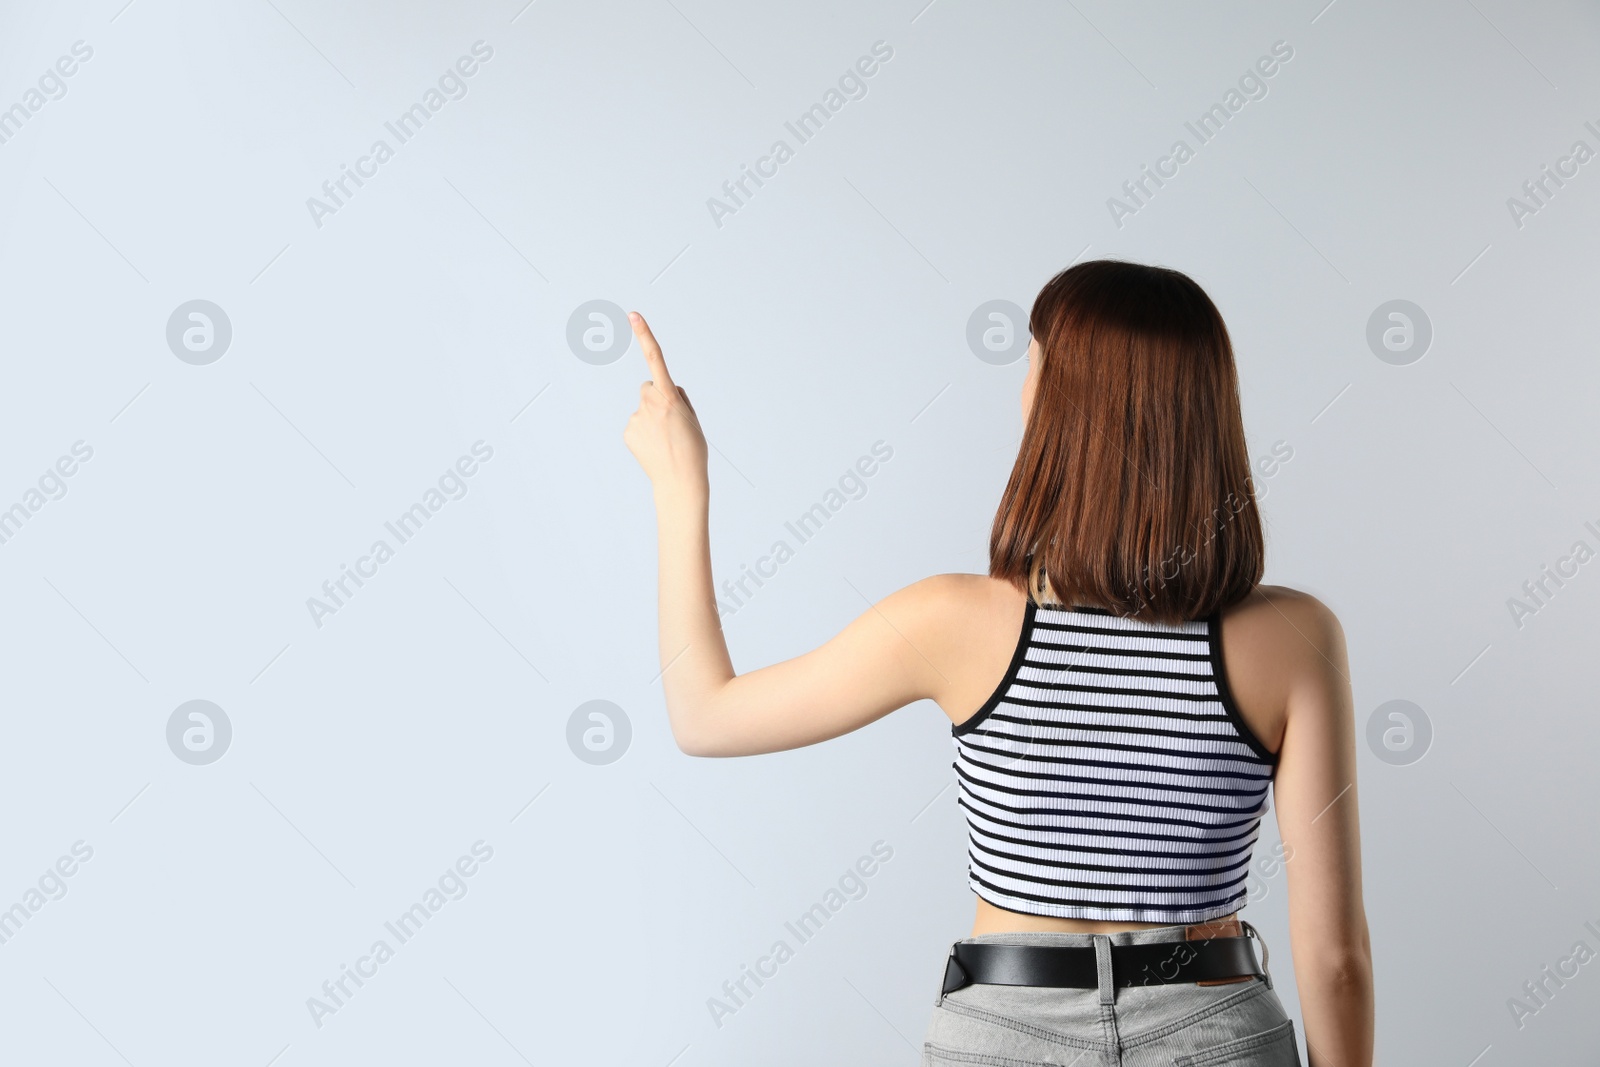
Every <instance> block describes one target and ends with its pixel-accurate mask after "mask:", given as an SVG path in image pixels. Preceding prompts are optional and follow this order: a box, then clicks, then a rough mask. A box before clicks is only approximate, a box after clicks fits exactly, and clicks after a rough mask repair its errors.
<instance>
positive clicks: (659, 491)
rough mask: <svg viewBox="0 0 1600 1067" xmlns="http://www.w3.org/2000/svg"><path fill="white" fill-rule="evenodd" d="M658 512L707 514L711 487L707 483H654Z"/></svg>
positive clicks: (675, 514)
mask: <svg viewBox="0 0 1600 1067" xmlns="http://www.w3.org/2000/svg"><path fill="white" fill-rule="evenodd" d="M651 488H652V490H653V491H654V495H655V502H656V512H657V513H658V514H660V515H673V516H677V515H683V516H686V517H694V516H697V515H705V514H706V512H707V510H708V509H709V507H710V504H711V491H710V487H709V486H707V485H705V484H699V485H686V484H683V483H681V482H679V483H673V484H663V485H653V486H652V487H651Z"/></svg>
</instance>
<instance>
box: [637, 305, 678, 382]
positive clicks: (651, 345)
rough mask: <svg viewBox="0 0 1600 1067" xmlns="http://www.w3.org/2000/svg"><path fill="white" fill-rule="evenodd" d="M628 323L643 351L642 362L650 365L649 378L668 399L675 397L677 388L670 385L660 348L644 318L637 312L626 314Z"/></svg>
mask: <svg viewBox="0 0 1600 1067" xmlns="http://www.w3.org/2000/svg"><path fill="white" fill-rule="evenodd" d="M628 322H630V323H631V324H632V325H633V335H634V336H635V337H637V338H638V339H639V347H640V348H641V349H642V350H643V351H644V360H645V362H646V363H647V364H649V365H650V376H651V377H652V378H653V379H654V380H655V383H656V385H658V386H660V387H661V389H662V390H663V391H664V392H666V394H667V395H668V396H669V397H670V396H675V395H676V394H677V386H675V385H674V384H673V383H672V375H671V374H669V373H668V372H667V360H666V357H664V356H663V355H662V354H661V346H660V345H658V344H657V343H656V335H655V334H653V333H651V332H650V324H649V323H648V322H646V321H644V316H643V315H641V314H639V313H638V312H637V311H630V312H628Z"/></svg>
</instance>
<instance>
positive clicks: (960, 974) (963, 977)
mask: <svg viewBox="0 0 1600 1067" xmlns="http://www.w3.org/2000/svg"><path fill="white" fill-rule="evenodd" d="M971 981H972V978H971V976H970V975H968V974H967V969H966V968H965V967H963V966H961V961H960V960H958V959H957V958H956V946H955V945H951V946H950V959H949V961H948V962H947V963H946V964H945V966H944V984H943V985H942V986H941V987H940V989H939V995H940V996H941V997H943V996H945V995H946V994H948V993H954V992H955V991H956V990H958V989H961V988H964V987H965V986H967V985H968V984H970V983H971Z"/></svg>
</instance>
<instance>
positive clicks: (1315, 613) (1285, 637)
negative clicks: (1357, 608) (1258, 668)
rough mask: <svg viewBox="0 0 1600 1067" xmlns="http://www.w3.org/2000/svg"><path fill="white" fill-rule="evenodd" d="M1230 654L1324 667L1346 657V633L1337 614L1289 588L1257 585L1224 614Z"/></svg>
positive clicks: (1318, 601) (1312, 597) (1304, 593)
mask: <svg viewBox="0 0 1600 1067" xmlns="http://www.w3.org/2000/svg"><path fill="white" fill-rule="evenodd" d="M1223 633H1224V635H1225V636H1226V637H1227V639H1228V646H1229V650H1230V651H1231V650H1232V649H1233V648H1234V647H1235V646H1237V647H1238V649H1239V651H1240V653H1241V654H1245V655H1250V654H1260V655H1265V656H1270V657H1271V658H1273V659H1276V660H1279V661H1285V662H1290V663H1306V664H1307V665H1310V664H1312V663H1321V662H1324V661H1326V660H1329V659H1333V658H1335V657H1342V656H1343V655H1344V651H1345V650H1344V628H1343V627H1342V626H1341V625H1340V624H1339V618H1338V616H1337V615H1335V614H1334V613H1333V609H1331V608H1329V607H1328V605H1326V604H1324V603H1323V602H1322V601H1321V600H1318V599H1317V598H1316V597H1315V596H1313V595H1312V594H1310V593H1307V592H1304V591H1302V590H1299V589H1291V588H1289V587H1288V586H1286V585H1258V586H1256V588H1255V591H1254V592H1252V593H1251V594H1250V595H1249V596H1247V597H1245V598H1244V599H1243V600H1241V601H1239V602H1238V603H1237V604H1235V605H1233V606H1232V607H1230V608H1229V609H1227V610H1226V611H1224V612H1223Z"/></svg>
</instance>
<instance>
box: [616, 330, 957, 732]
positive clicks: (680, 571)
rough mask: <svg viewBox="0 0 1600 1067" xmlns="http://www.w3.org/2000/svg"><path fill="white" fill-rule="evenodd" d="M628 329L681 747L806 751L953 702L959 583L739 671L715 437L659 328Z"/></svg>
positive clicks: (638, 446)
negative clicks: (918, 706) (910, 711)
mask: <svg viewBox="0 0 1600 1067" xmlns="http://www.w3.org/2000/svg"><path fill="white" fill-rule="evenodd" d="M629 319H630V321H631V322H632V324H633V332H634V336H635V337H637V338H638V340H639V346H640V348H642V349H643V351H644V356H645V361H646V363H647V364H648V366H649V369H650V373H651V380H649V381H647V382H645V383H644V384H643V385H642V386H641V387H640V391H639V408H638V410H636V411H635V412H634V413H633V416H632V417H631V418H630V419H629V420H628V426H627V429H626V431H625V432H624V434H623V439H624V441H625V442H626V443H627V445H628V448H629V450H630V451H632V453H633V455H634V457H635V458H636V459H638V461H639V465H640V466H641V467H643V468H644V472H645V474H646V475H648V476H649V478H650V485H651V488H652V490H653V492H654V496H655V505H656V528H657V536H658V538H659V542H660V589H659V596H660V617H661V626H660V630H661V635H660V642H661V648H660V653H661V667H662V685H663V688H664V690H665V693H666V700H667V714H668V716H669V718H670V720H671V723H672V735H673V737H674V739H676V741H677V742H678V747H679V748H681V749H682V750H683V751H685V752H687V753H689V754H691V755H696V756H739V755H751V754H755V753H760V752H777V751H781V750H783V749H790V748H799V747H801V746H803V745H810V744H815V743H816V742H818V741H825V740H828V739H829V738H833V737H838V736H839V735H840V734H845V733H849V732H850V731H852V730H855V729H858V728H860V727H862V726H865V725H867V724H868V723H870V722H873V721H874V720H876V719H879V718H881V717H883V716H884V715H887V714H888V713H889V712H891V711H894V710H895V709H896V708H900V707H903V706H905V705H906V704H909V703H911V702H913V701H915V700H920V699H922V698H924V697H928V698H932V699H935V700H940V699H941V698H942V697H944V696H945V695H946V689H945V686H946V684H947V682H948V679H947V678H946V677H945V674H944V673H942V672H941V671H940V670H939V668H937V667H936V666H934V663H933V661H932V660H930V659H929V658H928V657H929V656H932V657H933V658H934V659H940V658H942V650H943V649H944V648H945V647H946V645H947V644H948V642H947V640H946V639H945V637H944V634H943V632H942V630H943V623H944V620H945V619H946V618H947V617H948V612H947V607H946V604H947V599H948V598H947V596H946V595H945V594H946V593H947V592H948V591H949V588H950V583H947V582H943V581H941V580H939V579H937V578H935V579H928V580H925V581H922V582H918V583H916V584H915V585H911V586H908V587H906V588H905V589H902V590H900V591H899V592H897V593H893V594H891V595H890V596H888V597H886V598H884V599H883V600H882V601H880V602H878V603H877V604H874V605H872V606H871V607H869V608H868V609H867V610H865V611H863V612H862V613H861V615H860V616H859V617H857V618H856V619H855V620H854V621H853V622H851V623H850V624H849V625H848V626H846V627H845V628H844V629H843V630H842V631H841V632H840V633H839V634H837V635H836V636H835V637H833V638H832V639H831V640H830V641H828V642H827V643H826V644H824V645H822V646H820V647H819V648H816V649H814V650H813V651H811V652H807V653H806V654H805V655H802V656H797V657H795V658H794V659H790V660H787V661H785V662H782V663H778V664H774V665H773V666H770V667H764V668H762V669H760V670H756V671H751V672H748V673H746V674H736V673H735V672H734V669H733V663H732V660H731V659H730V658H729V656H728V644H727V641H726V640H725V639H724V638H723V635H722V625H721V622H720V620H719V619H718V617H717V605H716V594H715V592H714V587H713V584H712V577H711V542H710V536H709V533H708V531H707V519H708V510H707V509H708V501H709V487H708V482H707V478H706V443H705V437H704V435H703V434H702V433H701V430H700V423H699V418H698V416H697V415H696V414H695V410H694V407H693V406H692V405H691V404H690V403H689V397H688V394H687V393H685V392H684V391H683V389H682V388H680V387H679V386H677V385H676V384H675V383H674V382H673V381H672V377H671V375H670V373H669V372H668V371H667V364H666V360H665V359H664V358H663V356H662V353H661V347H660V345H658V344H657V343H656V340H655V337H654V336H653V335H652V334H651V332H650V327H649V325H648V324H647V323H646V322H645V321H644V319H643V318H642V317H640V316H639V315H637V314H632V315H630V316H629ZM941 702H942V701H941Z"/></svg>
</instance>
